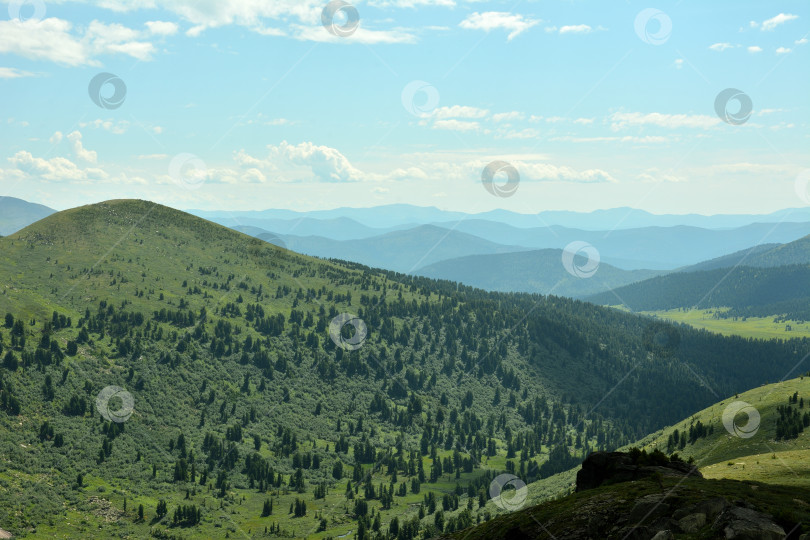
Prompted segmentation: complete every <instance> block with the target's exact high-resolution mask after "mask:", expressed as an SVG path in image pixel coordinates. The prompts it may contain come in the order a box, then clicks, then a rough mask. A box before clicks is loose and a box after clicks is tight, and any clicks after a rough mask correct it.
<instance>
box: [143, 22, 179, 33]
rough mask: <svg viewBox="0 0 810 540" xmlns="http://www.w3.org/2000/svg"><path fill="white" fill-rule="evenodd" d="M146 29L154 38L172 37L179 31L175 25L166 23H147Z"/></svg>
mask: <svg viewBox="0 0 810 540" xmlns="http://www.w3.org/2000/svg"><path fill="white" fill-rule="evenodd" d="M146 27H147V28H148V29H149V32H150V33H151V34H154V35H156V36H173V35H174V34H176V33H177V31H178V30H180V27H179V26H178V25H177V23H173V22H168V21H148V22H147V23H146Z"/></svg>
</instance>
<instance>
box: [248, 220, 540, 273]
mask: <svg viewBox="0 0 810 540" xmlns="http://www.w3.org/2000/svg"><path fill="white" fill-rule="evenodd" d="M236 230H239V231H241V232H246V233H248V234H250V233H251V232H252V233H255V232H256V231H257V229H256V228H249V229H245V228H239V227H237V228H236ZM263 233H264V234H270V232H269V231H263ZM251 235H252V236H257V237H258V236H259V235H258V234H251ZM278 236H279V238H280V239H281V240H282V241H283V243H284V245H285V246H286V247H287V249H290V250H292V251H295V252H297V253H302V254H304V255H314V256H318V257H323V258H327V259H342V260H347V261H353V262H359V263H362V264H365V265H368V266H372V267H375V268H384V269H386V270H395V271H397V272H402V273H414V271H415V270H416V269H418V268H421V267H423V266H426V265H429V264H433V263H435V262H438V261H441V260H445V259H447V258H455V257H461V256H465V255H471V254H473V255H478V254H485V253H486V254H491V253H508V252H514V251H525V250H527V249H528V248H527V247H525V246H510V245H502V244H497V243H494V242H490V241H489V240H485V239H483V238H479V237H477V236H474V235H471V234H467V233H464V232H459V231H453V230H450V229H445V228H442V227H436V226H434V225H419V226H417V227H414V228H413V229H408V230H405V231H393V232H388V233H385V234H382V235H380V236H374V237H371V238H365V239H362V240H333V239H331V238H326V237H323V236H294V235H278Z"/></svg>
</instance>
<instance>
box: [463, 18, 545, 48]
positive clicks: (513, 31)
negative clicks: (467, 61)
mask: <svg viewBox="0 0 810 540" xmlns="http://www.w3.org/2000/svg"><path fill="white" fill-rule="evenodd" d="M539 23H540V21H539V20H535V19H529V18H524V17H523V15H520V14H512V13H509V12H505V11H486V12H484V13H478V12H477V11H476V12H475V13H473V14H471V15H469V16H468V17H467V18H466V19H464V20H463V21H461V23H459V26H460V27H461V28H465V29H468V30H484V31H485V32H489V31H490V30H496V29H502V30H509V31H510V32H509V35H508V36H507V37H506V39H507V41H511V40H512V39H514V38H515V37H517V36H518V35H520V34H521V33H523V32H525V31H526V30H528V29H529V28H531V27H533V26H535V25H537V24H539Z"/></svg>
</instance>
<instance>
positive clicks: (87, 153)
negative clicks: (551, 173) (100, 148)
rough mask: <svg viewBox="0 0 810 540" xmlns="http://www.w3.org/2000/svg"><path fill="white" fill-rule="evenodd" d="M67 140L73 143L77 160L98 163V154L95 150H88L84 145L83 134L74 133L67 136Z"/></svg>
mask: <svg viewBox="0 0 810 540" xmlns="http://www.w3.org/2000/svg"><path fill="white" fill-rule="evenodd" d="M67 140H69V141H70V142H71V143H73V152H74V153H75V154H76V158H77V159H80V160H82V161H86V162H88V163H96V162H97V161H98V154H97V153H96V152H95V151H93V150H88V149H86V148H85V147H84V145H83V144H82V134H81V132H79V131H74V132H72V133H70V134H69V135H68V136H67Z"/></svg>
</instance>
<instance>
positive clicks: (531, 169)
mask: <svg viewBox="0 0 810 540" xmlns="http://www.w3.org/2000/svg"><path fill="white" fill-rule="evenodd" d="M512 164H513V165H514V167H515V168H516V169H517V170H518V172H519V173H520V179H521V181H523V180H525V181H528V182H532V181H535V182H544V181H557V182H577V183H580V182H581V183H597V182H616V179H615V178H613V177H612V176H611V175H610V174H609V173H608V172H606V171H603V170H601V169H586V170H581V171H578V170H576V169H573V168H571V167H566V166H557V165H551V164H549V163H525V162H519V161H515V162H512Z"/></svg>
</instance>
